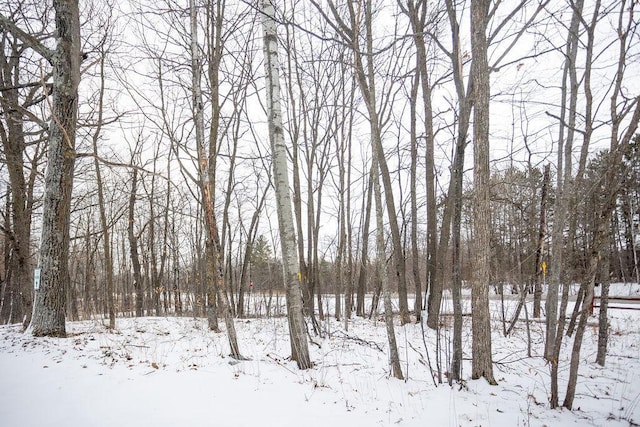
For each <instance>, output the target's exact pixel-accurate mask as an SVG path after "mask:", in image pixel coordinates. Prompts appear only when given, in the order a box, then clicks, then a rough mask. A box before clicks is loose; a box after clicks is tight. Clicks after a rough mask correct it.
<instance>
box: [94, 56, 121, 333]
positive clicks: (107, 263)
mask: <svg viewBox="0 0 640 427" xmlns="http://www.w3.org/2000/svg"><path fill="white" fill-rule="evenodd" d="M100 53H101V55H100V89H99V93H98V106H97V108H98V117H97V123H96V129H95V132H94V133H93V135H92V142H93V155H94V157H93V167H94V168H95V170H96V181H97V186H98V210H99V213H100V225H101V227H102V250H103V251H104V268H105V275H106V278H105V280H106V282H107V289H106V292H107V311H108V312H109V329H115V327H116V313H115V307H114V301H113V258H112V253H111V237H110V233H109V224H108V223H107V212H106V207H105V200H104V186H103V181H102V172H101V171H100V163H99V162H98V140H99V139H100V133H101V131H102V110H103V104H104V102H103V100H104V90H105V88H104V61H105V55H106V52H105V51H104V49H103V50H102V51H101V52H100Z"/></svg>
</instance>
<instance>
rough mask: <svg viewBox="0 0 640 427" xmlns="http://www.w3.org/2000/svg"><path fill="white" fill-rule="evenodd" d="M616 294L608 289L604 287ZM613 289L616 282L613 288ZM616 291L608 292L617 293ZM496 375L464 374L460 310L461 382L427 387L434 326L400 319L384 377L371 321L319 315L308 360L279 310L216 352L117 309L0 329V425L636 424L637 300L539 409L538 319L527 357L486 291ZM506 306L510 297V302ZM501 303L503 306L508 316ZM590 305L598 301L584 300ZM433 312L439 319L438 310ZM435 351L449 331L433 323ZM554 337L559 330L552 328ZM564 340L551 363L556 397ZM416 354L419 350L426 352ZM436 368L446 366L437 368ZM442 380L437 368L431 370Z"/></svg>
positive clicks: (176, 326)
mask: <svg viewBox="0 0 640 427" xmlns="http://www.w3.org/2000/svg"><path fill="white" fill-rule="evenodd" d="M614 291H615V293H616V294H621V295H628V292H627V293H623V291H620V292H619V290H618V288H617V287H616V286H614V287H612V293H614ZM625 291H626V289H625ZM618 292H619V293H618ZM491 304H492V315H493V317H494V319H493V321H494V327H493V336H492V340H493V353H494V356H493V357H494V362H495V365H494V373H495V376H496V379H497V380H498V383H499V384H498V385H497V386H490V385H488V384H487V383H486V381H484V380H471V379H470V378H469V375H470V360H469V359H470V351H471V350H470V346H471V336H470V323H467V322H470V319H469V318H465V329H464V334H465V335H464V337H463V342H464V345H465V354H464V358H465V361H464V368H463V376H464V377H465V378H467V379H466V380H465V381H464V382H463V384H461V385H460V384H455V385H454V386H452V387H451V386H449V385H447V384H444V385H442V384H441V385H439V386H437V387H436V386H435V385H434V381H433V379H432V377H431V375H430V370H429V368H428V365H429V361H430V362H431V364H432V366H434V367H435V356H436V354H435V348H436V345H435V342H436V334H435V332H434V331H432V330H428V329H425V335H424V340H425V341H426V343H427V348H428V353H427V351H426V350H425V345H424V342H423V332H422V328H421V325H420V324H409V325H405V326H403V327H400V326H399V324H396V333H397V341H398V345H399V351H400V357H401V359H402V368H403V373H404V374H405V375H406V376H407V377H408V379H407V380H406V381H399V380H396V379H394V378H391V377H390V376H389V366H388V351H387V339H386V335H385V333H386V332H385V327H384V323H383V322H382V321H380V320H369V319H360V318H353V319H351V320H350V322H349V325H348V330H345V328H344V323H343V322H336V321H335V320H326V321H323V322H321V326H322V327H323V329H324V331H325V336H324V338H320V337H312V339H313V343H312V344H311V345H310V351H311V352H312V359H313V361H314V363H315V366H314V368H313V369H310V370H307V371H299V370H298V369H297V368H296V365H295V363H294V362H292V361H290V360H288V359H287V356H288V355H289V342H288V337H287V324H286V320H285V319H284V318H270V319H251V320H240V319H239V320H237V321H236V329H237V333H238V338H239V344H240V350H241V352H242V353H243V355H244V356H246V357H248V358H250V359H251V360H248V361H242V362H237V361H235V360H234V359H231V358H230V357H228V343H227V339H226V335H225V334H224V333H214V332H211V331H209V330H208V328H207V327H206V321H205V320H204V319H192V318H184V317H168V318H164V317H146V318H126V319H118V321H117V329H116V331H114V332H109V331H108V330H107V329H106V328H105V327H104V326H103V324H102V323H101V321H85V322H69V323H68V324H67V332H68V334H69V336H68V337H67V338H63V339H60V338H34V337H32V336H30V335H28V334H23V333H22V332H21V329H20V328H19V327H18V326H17V325H9V326H2V327H0V396H2V397H1V398H0V425H2V426H17V425H20V426H42V425H48V426H114V425H121V426H129V425H132V426H133V425H136V426H140V425H154V426H252V427H253V426H256V425H261V426H272V425H274V426H275V425H277V426H279V427H280V426H281V427H287V426H300V425H305V426H324V427H327V426H329V427H343V426H395V425H397V426H425V425H432V426H543V425H547V426H574V425H575V426H584V425H595V426H605V425H606V426H625V427H626V426H629V425H637V424H640V339H639V338H640V322H639V320H640V311H637V310H611V312H610V315H611V316H610V322H611V334H610V342H609V351H608V354H607V365H606V367H604V368H603V367H600V366H598V365H596V364H595V363H594V360H595V355H596V348H597V327H596V326H595V325H597V323H596V319H597V318H596V317H592V318H591V319H590V323H589V326H588V329H587V332H586V333H585V339H584V344H583V349H582V352H581V359H582V361H581V365H580V376H579V381H578V389H577V393H576V399H575V402H574V408H575V409H574V410H573V411H568V410H566V409H565V410H551V409H550V408H549V403H548V395H549V384H550V381H549V367H548V366H547V365H546V364H545V362H544V360H543V358H542V357H541V356H540V355H541V353H542V351H543V327H544V325H543V323H542V322H541V321H538V320H537V319H534V320H533V321H532V322H531V334H532V351H533V357H528V356H527V350H526V348H527V338H526V331H525V327H524V322H520V323H518V326H517V327H516V329H515V330H514V333H513V334H512V335H511V336H510V337H507V338H505V337H503V336H502V334H501V331H502V326H501V324H500V321H499V318H500V315H499V313H500V309H499V305H498V304H499V301H496V300H492V302H491ZM511 304H513V302H511ZM512 312H513V305H511V306H509V307H508V312H507V317H508V315H509V313H512ZM596 315H597V310H596ZM443 319H444V320H443V321H444V322H445V323H447V322H449V321H450V318H447V317H446V316H445V317H444V318H443ZM440 338H441V348H442V349H443V350H442V354H441V357H442V359H443V360H447V359H448V357H449V356H448V342H449V341H450V339H451V336H450V333H449V332H448V331H447V330H446V328H443V330H442V332H441V337H440ZM565 341H567V340H565ZM570 344H571V341H567V342H566V343H565V346H566V347H565V349H564V350H563V352H562V355H561V357H562V360H561V361H560V375H561V384H560V401H561V402H562V399H563V398H564V392H565V388H566V379H567V376H568V366H569V363H568V356H569V351H570ZM427 355H428V358H427ZM445 370H446V368H445ZM444 380H445V382H446V378H444Z"/></svg>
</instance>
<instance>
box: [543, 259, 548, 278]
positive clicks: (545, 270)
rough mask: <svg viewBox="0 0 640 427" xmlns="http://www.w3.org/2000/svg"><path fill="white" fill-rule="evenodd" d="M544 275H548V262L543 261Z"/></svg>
mask: <svg viewBox="0 0 640 427" xmlns="http://www.w3.org/2000/svg"><path fill="white" fill-rule="evenodd" d="M542 275H543V276H546V275H547V263H546V262H544V261H542Z"/></svg>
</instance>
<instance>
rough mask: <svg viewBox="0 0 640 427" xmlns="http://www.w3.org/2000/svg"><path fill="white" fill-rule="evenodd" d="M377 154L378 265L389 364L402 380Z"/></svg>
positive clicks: (375, 162)
mask: <svg viewBox="0 0 640 427" xmlns="http://www.w3.org/2000/svg"><path fill="white" fill-rule="evenodd" d="M377 161H378V160H377V154H374V156H373V163H374V166H373V170H374V174H373V176H374V179H373V193H374V195H375V200H376V248H377V259H378V260H377V265H378V271H379V274H380V280H381V282H382V294H383V298H384V323H385V325H386V328H387V340H388V342H389V364H390V365H391V375H393V376H394V377H395V378H397V379H399V380H402V379H404V376H403V375H402V367H401V366H400V356H399V355H398V346H397V344H396V333H395V329H394V326H393V305H392V303H391V289H390V286H389V275H388V274H387V255H386V251H385V249H384V223H383V218H382V215H383V214H382V195H381V194H380V193H381V191H380V181H378V180H379V177H378V173H377V169H378V168H377Z"/></svg>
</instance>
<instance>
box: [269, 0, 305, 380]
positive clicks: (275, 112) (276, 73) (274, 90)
mask: <svg viewBox="0 0 640 427" xmlns="http://www.w3.org/2000/svg"><path fill="white" fill-rule="evenodd" d="M262 11H263V14H264V15H263V21H262V22H263V28H264V51H265V74H266V77H267V84H266V86H267V114H268V119H269V120H268V122H269V139H270V141H271V150H272V157H273V177H274V187H275V190H276V206H277V211H278V225H279V229H280V245H281V251H282V264H283V273H284V280H285V287H286V292H287V317H288V319H289V336H290V340H291V357H292V358H293V360H295V361H296V362H297V364H298V368H300V369H309V368H311V359H310V357H309V346H308V343H307V336H306V334H307V330H306V326H305V323H304V317H303V314H302V295H301V289H300V278H299V274H300V272H299V270H298V259H297V256H296V242H295V231H294V226H293V215H292V212H291V196H290V188H289V176H288V172H287V153H286V146H285V143H284V132H283V129H282V112H281V107H280V70H279V64H278V35H277V31H276V21H275V18H274V13H275V11H274V6H273V4H272V0H263V2H262Z"/></svg>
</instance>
